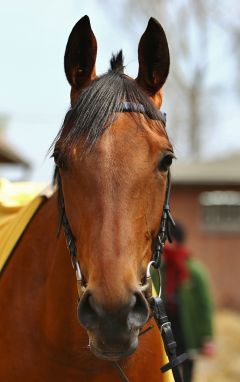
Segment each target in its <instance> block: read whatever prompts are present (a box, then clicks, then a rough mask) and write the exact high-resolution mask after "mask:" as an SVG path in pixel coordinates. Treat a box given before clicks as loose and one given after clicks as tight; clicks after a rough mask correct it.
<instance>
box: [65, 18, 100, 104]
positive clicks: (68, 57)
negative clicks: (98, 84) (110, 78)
mask: <svg viewBox="0 0 240 382" xmlns="http://www.w3.org/2000/svg"><path fill="white" fill-rule="evenodd" d="M96 56H97V41H96V38H95V36H94V33H93V31H92V28H91V24H90V20H89V17H88V16H84V17H82V18H81V19H80V20H79V21H78V22H77V24H76V25H75V26H74V27H73V30H72V32H71V33H70V36H69V38H68V42H67V46H66V51H65V56H64V69H65V73H66V77H67V79H68V82H69V83H70V85H71V87H72V90H71V99H72V103H74V102H75V99H76V97H77V95H78V93H79V91H80V90H81V89H82V88H83V87H85V86H87V85H88V84H89V82H90V81H91V80H93V79H94V78H95V77H96V71H95V62H96Z"/></svg>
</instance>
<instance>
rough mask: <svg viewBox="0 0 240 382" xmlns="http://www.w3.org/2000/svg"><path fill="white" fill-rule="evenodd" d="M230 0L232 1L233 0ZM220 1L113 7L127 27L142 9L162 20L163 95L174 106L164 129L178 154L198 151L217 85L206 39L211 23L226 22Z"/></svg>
mask: <svg viewBox="0 0 240 382" xmlns="http://www.w3.org/2000/svg"><path fill="white" fill-rule="evenodd" d="M231 1H233V2H234V3H236V4H237V0H230V1H229V2H231ZM229 2H228V4H229ZM105 4H106V3H105ZM226 7H227V2H226V0H220V2H219V4H217V5H216V2H213V0H171V1H170V0H169V1H166V0H151V1H149V0H125V3H124V4H123V3H121V7H119V8H118V17H119V15H120V17H121V18H122V20H124V21H125V22H128V27H132V28H133V30H136V29H137V26H138V25H139V24H142V23H140V22H139V20H141V18H143V17H144V16H146V15H148V16H149V17H150V16H154V17H155V18H157V19H158V20H159V21H160V22H161V23H163V25H164V29H165V30H166V33H167V37H168V40H169V44H170V51H171V57H172V58H173V59H172V63H171V72H170V73H171V74H170V78H169V81H168V85H167V93H168V96H167V98H168V99H169V100H170V102H171V109H172V110H173V111H174V112H173V113H172V112H171V115H170V118H171V119H170V129H171V130H170V132H171V135H172V136H173V137H174V141H175V142H176V144H177V146H178V147H179V149H180V151H181V156H182V155H184V154H185V155H190V157H191V159H198V158H199V157H200V156H201V146H202V139H203V136H204V125H205V124H206V114H207V113H206V110H207V111H208V112H210V111H211V110H212V101H213V98H214V97H215V96H216V95H217V94H218V93H219V91H220V90H221V87H222V84H221V81H220V82H218V81H217V80H215V82H212V81H211V80H210V79H209V78H210V76H209V71H210V70H212V67H213V65H215V66H216V68H218V67H219V65H221V62H215V63H212V62H211V61H212V54H211V49H210V44H213V42H212V34H213V25H214V23H217V22H219V23H221V24H222V25H224V22H227V12H226V9H227V8H226ZM224 12H225V13H224ZM229 22H230V21H228V23H229ZM231 30H232V33H233V35H234V38H235V40H234V38H232V40H231V41H232V43H233V44H234V41H236V43H235V44H236V45H237V47H238V55H240V51H239V43H238V42H239V34H240V31H239V24H237V25H235V24H234V25H232V23H231ZM227 33H229V31H227ZM235 49H236V48H235ZM236 51H237V49H236ZM236 51H235V55H236V54H237V53H236ZM213 121H215V123H216V118H214V116H213V113H212V118H211V124H213ZM212 128H213V127H212ZM183 142H184V144H183ZM186 142H187V144H186Z"/></svg>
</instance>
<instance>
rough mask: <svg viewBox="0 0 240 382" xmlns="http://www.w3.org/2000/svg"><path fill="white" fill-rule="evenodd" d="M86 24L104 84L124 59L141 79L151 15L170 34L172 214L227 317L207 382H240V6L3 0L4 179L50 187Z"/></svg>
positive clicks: (200, 371)
mask: <svg viewBox="0 0 240 382" xmlns="http://www.w3.org/2000/svg"><path fill="white" fill-rule="evenodd" d="M85 14H88V15H89V17H90V19H91V24H92V29H93V31H94V33H95V35H96V37H97V40H98V58H97V72H98V74H101V73H104V72H105V71H107V69H108V67H109V59H110V56H111V54H112V52H116V51H118V50H119V49H123V53H124V56H125V65H126V73H127V74H129V75H130V76H133V77H134V76H136V75H137V70H138V61H137V46H138V42H139V39H140V37H141V35H142V33H143V32H144V30H145V28H146V25H147V22H148V19H149V17H151V16H154V17H155V18H157V19H158V20H159V21H160V22H161V24H162V25H163V27H164V29H165V31H166V34H167V38H168V41H169V46H170V53H171V71H170V75H169V79H168V81H167V84H166V86H165V98H164V104H163V110H164V111H166V112H167V115H168V123H167V129H168V132H169V136H170V137H171V140H172V142H173V144H174V148H175V153H176V157H177V161H176V163H174V166H173V188H172V211H173V214H174V216H175V217H176V218H177V219H178V220H179V221H181V222H182V223H183V224H184V226H185V228H186V229H187V231H188V246H189V249H190V251H191V252H192V254H193V256H196V257H197V258H198V259H200V261H201V262H202V263H203V264H204V265H205V266H206V268H207V269H208V272H209V277H210V286H211V291H212V294H213V297H214V303H215V307H216V315H215V330H216V345H217V354H216V356H215V357H214V358H213V359H212V360H206V359H200V361H199V363H198V366H197V367H198V368H197V375H196V381H197V382H200V381H204V382H208V381H213V380H218V381H226V382H227V381H228V382H231V381H239V380H240V318H239V317H240V315H239V311H240V293H239V288H238V280H239V277H240V273H239V268H240V129H239V122H238V120H239V117H240V108H239V99H240V81H239V73H240V44H239V41H240V23H239V20H240V2H239V1H238V0H218V1H213V0H151V1H149V0H114V1H113V0H105V1H100V0H91V1H90V0H85V1H84V0H82V1H77V0H68V1H66V0H42V1H41V2H33V1H30V0H22V1H21V2H16V1H13V0H9V1H7V2H5V1H3V0H0V51H1V61H0V68H1V70H0V162H1V163H0V177H7V178H8V179H10V180H37V181H46V182H50V181H51V177H52V174H53V163H52V160H51V159H50V158H49V156H48V155H47V152H48V148H49V146H50V145H51V143H52V141H53V139H54V137H55V136H56V134H57V132H58V130H59V128H60V127H61V123H62V121H63V118H64V116H65V113H66V111H67V110H68V107H69V90H70V89H69V85H68V83H67V81H66V79H65V75H64V70H63V55H64V50H65V46H66V42H67V38H68V36H69V33H70V31H71V29H72V27H73V25H74V24H75V23H76V22H77V21H78V19H79V18H80V17H82V16H84V15H85ZM214 378H215V379H214Z"/></svg>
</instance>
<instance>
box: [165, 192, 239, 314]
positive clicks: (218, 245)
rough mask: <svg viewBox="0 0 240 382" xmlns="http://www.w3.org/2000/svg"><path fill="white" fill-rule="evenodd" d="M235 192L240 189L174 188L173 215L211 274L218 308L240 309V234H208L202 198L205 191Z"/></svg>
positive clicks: (172, 197)
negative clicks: (200, 196) (201, 194)
mask: <svg viewBox="0 0 240 382" xmlns="http://www.w3.org/2000/svg"><path fill="white" fill-rule="evenodd" d="M215 190H234V191H240V186H196V185H195V186H190V185H177V184H175V185H173V186H172V196H171V211H172V214H173V216H174V217H175V218H176V219H177V220H178V221H179V222H182V224H183V225H184V227H185V229H186V231H187V239H188V240H187V244H188V247H189V249H190V251H191V253H192V255H193V256H195V257H197V258H198V259H200V261H201V262H202V263H203V264H204V265H205V266H206V268H207V269H208V272H209V281H210V287H211V290H212V293H213V297H214V301H215V304H216V306H221V307H231V308H237V309H240V233H239V232H238V233H233V232H232V233H231V232H230V233H223V232H216V233H213V232H206V231H204V230H203V227H202V210H201V206H200V203H199V195H200V193H201V192H204V191H215Z"/></svg>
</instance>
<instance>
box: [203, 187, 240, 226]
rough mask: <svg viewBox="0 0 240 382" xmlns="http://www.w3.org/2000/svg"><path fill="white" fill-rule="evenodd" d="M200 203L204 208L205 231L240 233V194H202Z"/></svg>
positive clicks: (220, 192) (224, 192)
mask: <svg viewBox="0 0 240 382" xmlns="http://www.w3.org/2000/svg"><path fill="white" fill-rule="evenodd" d="M199 202H200V205H201V207H202V228H203V229H204V230H208V231H212V232H219V231H222V232H240V192H237V191H211V192H202V193H201V194H200V196H199Z"/></svg>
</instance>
